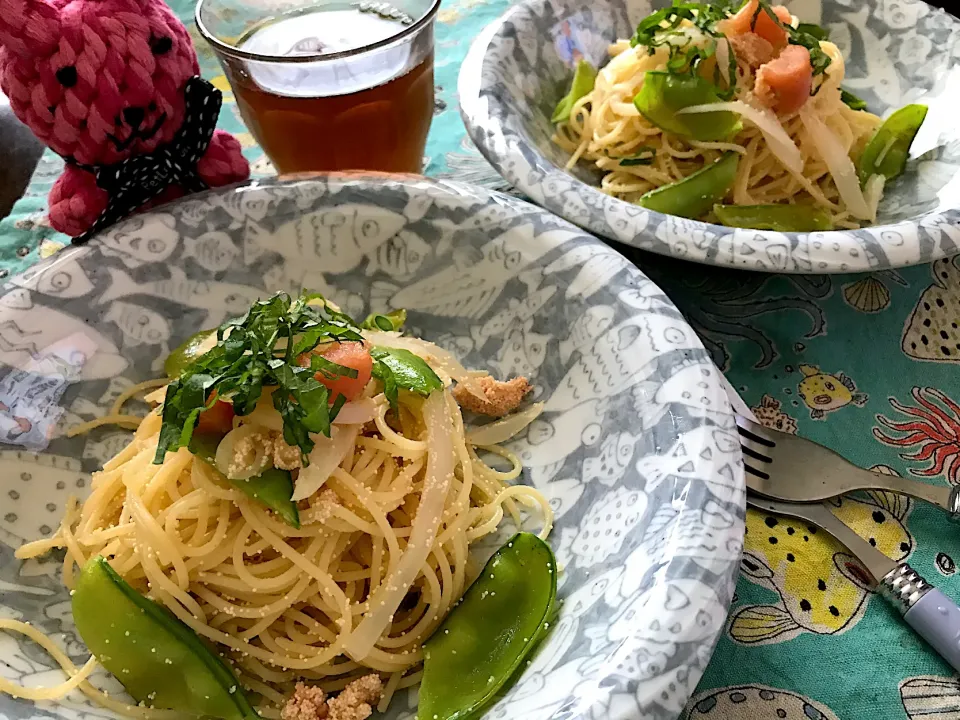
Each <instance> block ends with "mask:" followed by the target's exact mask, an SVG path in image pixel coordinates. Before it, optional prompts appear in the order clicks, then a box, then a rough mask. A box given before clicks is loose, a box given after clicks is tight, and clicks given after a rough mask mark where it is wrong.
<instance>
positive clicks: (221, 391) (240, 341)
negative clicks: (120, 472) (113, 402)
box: [154, 293, 363, 464]
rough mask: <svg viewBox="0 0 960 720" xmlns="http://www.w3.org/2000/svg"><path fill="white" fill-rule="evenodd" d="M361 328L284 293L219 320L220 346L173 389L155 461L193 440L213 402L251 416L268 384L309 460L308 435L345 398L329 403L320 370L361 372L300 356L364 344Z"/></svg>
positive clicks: (289, 438) (313, 298)
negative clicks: (335, 345) (304, 362)
mask: <svg viewBox="0 0 960 720" xmlns="http://www.w3.org/2000/svg"><path fill="white" fill-rule="evenodd" d="M359 330H360V328H358V327H357V326H356V324H355V323H354V322H353V320H351V319H350V318H349V317H348V316H347V315H344V314H343V313H341V312H339V311H338V310H335V309H334V308H332V307H331V306H330V305H329V304H327V303H326V302H325V301H324V299H323V297H322V296H321V295H319V294H316V293H313V294H304V295H302V296H301V297H299V298H297V299H296V300H291V298H290V296H289V295H287V294H286V293H278V294H276V295H274V296H273V297H271V298H269V299H267V300H259V301H257V302H256V303H254V304H253V306H252V307H251V308H250V310H248V311H247V313H246V314H245V315H243V316H242V317H239V318H235V319H232V320H228V321H227V322H225V323H224V324H223V325H221V326H220V327H219V328H218V329H217V345H216V347H214V348H213V349H211V350H210V351H208V352H206V353H204V354H203V355H201V356H199V357H198V358H197V359H196V360H194V361H193V362H192V363H190V364H189V365H188V366H187V367H186V368H185V369H184V370H183V371H182V372H181V374H180V376H179V377H178V378H176V379H175V380H174V381H173V382H171V383H170V385H168V386H167V394H166V397H165V398H164V402H163V415H162V419H163V424H162V426H161V428H160V438H159V441H158V443H157V453H156V456H155V457H154V462H155V463H158V464H159V463H161V462H163V458H164V455H165V454H166V452H167V451H174V450H176V449H178V448H180V447H185V446H187V445H189V443H190V438H191V437H192V435H193V430H194V428H195V427H196V424H197V418H198V417H199V416H200V413H201V412H202V411H203V410H205V409H207V408H209V407H211V406H212V405H213V403H214V402H217V401H218V400H223V401H229V402H231V403H232V404H233V410H234V412H235V413H236V414H237V415H249V414H250V413H251V412H252V411H253V409H254V408H255V407H256V405H257V401H258V400H259V399H260V395H261V392H262V391H263V388H264V387H268V386H278V387H277V389H276V390H275V391H274V392H273V395H272V399H273V406H274V407H275V408H276V409H277V412H279V413H280V416H281V417H282V418H283V439H284V441H285V442H286V443H287V444H288V445H291V446H298V447H299V448H300V452H301V454H302V456H303V461H304V463H306V462H307V455H309V453H310V451H311V450H313V445H314V443H313V440H312V439H311V438H310V434H311V433H323V434H324V435H327V436H329V435H330V423H331V421H332V420H333V419H334V418H335V417H336V415H337V412H338V411H339V409H340V407H341V406H342V404H343V402H344V398H343V396H342V395H339V396H338V397H337V398H336V401H335V402H334V403H333V405H330V403H329V391H328V390H327V388H326V386H324V385H323V384H322V383H320V382H319V381H318V380H317V379H316V377H315V375H316V373H318V372H322V373H323V375H324V376H325V377H328V378H331V379H332V378H336V377H339V376H344V375H346V376H351V375H350V373H354V375H353V376H355V373H356V371H355V370H352V369H350V368H345V367H343V366H341V365H337V364H336V363H332V362H330V361H328V360H325V359H324V358H321V357H319V356H316V355H315V356H313V357H311V362H310V365H308V366H307V367H301V366H300V364H299V357H300V356H301V355H303V354H304V353H309V352H310V351H311V350H313V349H314V348H316V347H317V346H318V345H321V344H325V343H330V342H359V341H362V340H363V338H362V336H361V335H360V332H359ZM214 391H216V395H214Z"/></svg>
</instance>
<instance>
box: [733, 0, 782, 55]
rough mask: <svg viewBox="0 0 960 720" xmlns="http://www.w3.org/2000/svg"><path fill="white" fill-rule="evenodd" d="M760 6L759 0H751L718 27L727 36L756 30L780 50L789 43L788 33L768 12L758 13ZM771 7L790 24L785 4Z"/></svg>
mask: <svg viewBox="0 0 960 720" xmlns="http://www.w3.org/2000/svg"><path fill="white" fill-rule="evenodd" d="M758 7H759V3H758V2H757V0H750V2H748V3H747V4H746V5H744V6H743V7H742V8H740V10H739V12H737V14H736V15H734V16H733V17H731V18H727V19H726V20H724V21H723V22H721V23H720V24H719V25H718V29H719V30H720V32H722V33H724V34H725V35H727V36H730V35H742V34H743V33H748V32H754V33H756V34H757V35H759V36H760V37H762V38H763V39H764V40H766V41H767V42H768V43H770V44H771V45H773V47H774V49H776V50H779V49H780V48H782V47H784V46H785V45H786V44H787V33H786V32H785V31H784V30H783V28H781V27H780V26H779V25H777V23H775V22H774V21H773V19H772V18H771V17H770V16H769V15H767V13H766V12H764V11H763V10H760V12H759V13H758V12H757V9H758ZM771 9H772V10H773V14H774V15H776V16H777V18H778V19H779V20H780V22H781V24H783V25H789V24H790V21H791V17H790V11H789V10H787V9H786V8H785V7H784V6H783V5H774V6H773V8H771Z"/></svg>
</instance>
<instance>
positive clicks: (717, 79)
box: [460, 0, 960, 272]
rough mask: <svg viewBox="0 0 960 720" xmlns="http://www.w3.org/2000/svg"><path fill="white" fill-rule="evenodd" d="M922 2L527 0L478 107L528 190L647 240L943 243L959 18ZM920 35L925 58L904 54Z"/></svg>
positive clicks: (799, 253)
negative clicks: (852, 7) (906, 5)
mask: <svg viewBox="0 0 960 720" xmlns="http://www.w3.org/2000/svg"><path fill="white" fill-rule="evenodd" d="M921 6H922V10H923V11H922V12H920V11H918V12H916V13H914V14H913V15H911V16H910V19H912V20H913V21H914V22H915V24H914V25H910V24H909V23H908V22H906V21H905V19H904V18H902V17H888V15H889V13H888V12H887V11H886V10H885V9H884V7H885V6H884V7H878V10H877V12H876V13H873V14H871V13H870V12H869V3H868V4H867V5H866V6H864V7H865V8H866V10H865V11H864V12H858V13H853V12H850V11H849V10H848V8H847V7H846V6H845V5H843V4H840V3H835V2H833V1H832V0H831V1H829V2H824V3H822V4H818V5H817V9H816V12H815V14H814V15H809V16H807V15H804V11H802V10H801V9H800V8H801V5H799V4H798V5H797V8H796V9H795V10H794V8H792V7H791V6H790V4H789V3H787V4H777V3H772V2H768V0H750V1H749V2H733V3H729V2H724V0H719V1H718V2H703V3H696V2H683V1H682V0H674V1H673V2H672V3H654V4H653V5H652V6H650V5H646V4H643V3H641V4H640V5H636V4H629V3H625V2H621V0H606V1H605V2H603V3H599V4H597V3H589V4H583V3H581V2H579V0H567V1H566V2H562V3H560V4H559V5H557V4H544V3H542V2H540V0H527V2H524V3H521V4H520V5H519V6H517V7H516V8H513V9H511V10H510V11H509V12H508V13H507V14H506V15H505V16H504V17H503V18H501V19H500V20H499V21H498V22H497V23H494V24H493V25H492V26H491V27H490V28H488V30H487V31H486V32H485V33H484V34H483V35H482V36H481V37H480V38H479V39H478V40H477V42H476V43H475V45H474V47H473V48H472V50H471V53H470V55H469V56H468V59H467V61H466V62H465V63H464V67H463V69H462V71H461V84H460V91H461V92H460V95H461V103H462V110H463V115H464V120H465V122H466V123H467V126H468V129H469V130H470V132H471V136H472V137H473V139H474V141H475V142H476V143H477V144H478V146H479V147H480V149H481V151H482V152H483V153H484V154H485V155H486V157H487V158H488V159H489V160H490V161H491V162H492V163H493V164H494V166H495V167H496V168H497V169H498V170H499V171H500V172H501V174H503V175H504V176H505V177H507V179H509V180H511V181H512V182H514V183H515V184H516V185H517V186H518V187H519V188H520V189H521V190H522V191H523V192H524V193H525V194H527V195H528V196H529V197H532V198H534V199H535V200H537V201H538V202H540V203H542V204H543V205H544V206H546V207H548V208H549V209H551V210H553V211H554V212H557V213H559V214H561V215H563V216H564V217H566V218H567V219H569V220H572V221H573V222H576V223H578V224H581V225H583V226H585V227H588V228H590V229H591V230H594V231H596V232H598V233H601V234H603V235H605V236H607V237H610V238H613V239H616V240H620V241H622V242H625V243H628V244H630V245H634V246H636V247H640V248H643V249H648V250H653V251H654V252H659V253H663V254H670V255H675V256H679V257H684V258H687V259H691V260H698V261H702V262H707V263H711V264H720V265H732V266H737V267H746V268H754V269H765V270H777V271H787V272H850V271H856V270H866V269H876V268H881V267H891V266H898V265H908V264H914V263H919V262H927V261H929V260H932V259H934V258H936V257H939V256H941V255H945V254H950V253H952V252H955V248H956V247H957V245H956V243H957V235H958V233H957V231H956V224H957V222H958V218H960V185H958V179H960V155H958V154H957V152H956V146H957V139H958V136H957V132H956V128H955V123H953V122H952V120H951V119H950V117H951V110H950V105H951V101H950V98H951V97H952V92H953V90H951V88H954V87H956V85H957V83H958V82H960V65H958V63H957V60H956V58H955V57H954V56H953V55H951V52H950V50H949V47H951V43H952V41H951V39H950V38H952V37H953V36H954V35H955V34H956V32H957V30H958V29H960V24H958V21H957V20H956V19H954V18H952V17H950V16H949V15H947V14H946V13H944V12H943V11H941V10H937V9H934V8H929V7H927V6H926V5H923V3H917V7H918V8H919V7H921ZM807 7H808V6H807V5H803V6H802V8H804V9H806V8H807ZM794 11H795V12H796V14H794ZM901 35H902V37H900V36H901ZM908 38H909V39H908ZM913 39H916V42H917V43H919V44H921V45H923V46H924V47H925V48H927V50H926V51H925V52H924V53H923V58H922V59H921V58H920V57H916V58H914V57H912V56H911V54H910V52H907V51H906V50H901V51H900V52H899V54H897V53H894V50H893V49H895V48H898V47H901V43H902V44H905V45H909V44H910V43H912V42H913V41H914V40H913ZM531 47H535V48H537V49H538V51H537V53H536V54H533V53H530V52H528V51H527V50H526V49H527V48H531ZM521 48H523V50H521ZM518 78H520V79H522V82H521V81H518ZM560 78H562V80H560V82H559V83H558V79H560Z"/></svg>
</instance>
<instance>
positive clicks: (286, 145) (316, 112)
mask: <svg viewBox="0 0 960 720" xmlns="http://www.w3.org/2000/svg"><path fill="white" fill-rule="evenodd" d="M439 5H440V0H391V2H390V4H388V3H385V2H369V1H368V0H361V1H359V2H352V1H350V0H347V1H343V0H200V3H199V4H198V5H197V11H196V21H197V27H198V29H199V30H200V33H201V34H202V35H203V36H204V38H205V39H206V40H207V41H208V42H209V43H210V44H211V45H212V46H213V48H214V50H215V51H216V54H217V56H218V58H219V60H220V64H221V66H222V67H223V71H224V74H225V75H226V77H227V80H228V81H229V82H230V85H231V87H232V88H233V93H234V96H235V97H236V101H237V107H238V108H239V110H240V114H241V115H242V116H243V120H244V122H245V123H246V125H247V127H248V128H249V129H250V132H251V133H252V134H253V136H254V137H255V138H256V140H257V142H259V143H260V146H261V147H262V148H263V150H264V152H266V154H267V157H269V158H270V160H272V161H273V164H274V166H275V167H276V169H277V172H279V173H282V174H283V173H297V172H309V171H317V170H379V171H385V172H408V173H419V172H420V171H421V169H422V163H423V151H424V146H425V144H426V141H427V132H428V131H429V129H430V120H431V118H432V116H433V21H434V17H435V16H436V13H437V8H438V7H439Z"/></svg>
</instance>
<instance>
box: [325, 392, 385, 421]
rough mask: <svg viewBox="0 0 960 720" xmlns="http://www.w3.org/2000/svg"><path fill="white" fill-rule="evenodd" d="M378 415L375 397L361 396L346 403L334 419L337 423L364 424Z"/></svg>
mask: <svg viewBox="0 0 960 720" xmlns="http://www.w3.org/2000/svg"><path fill="white" fill-rule="evenodd" d="M376 416H377V403H376V401H375V400H374V399H373V398H361V399H360V400H354V401H353V402H348V403H344V405H343V407H342V408H340V412H338V413H337V417H336V419H335V420H334V421H333V422H334V423H336V424H337V425H363V424H364V423H368V422H370V421H371V420H373V419H374V418H375V417H376Z"/></svg>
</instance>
